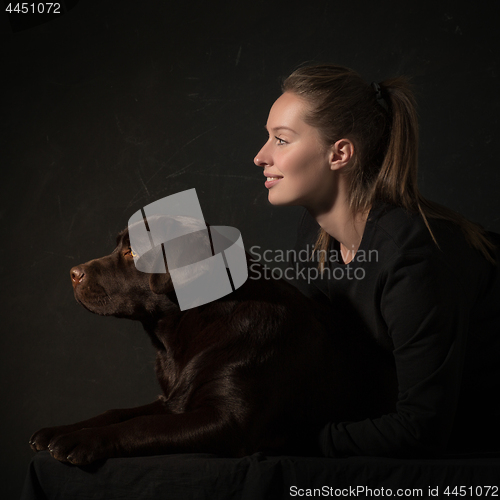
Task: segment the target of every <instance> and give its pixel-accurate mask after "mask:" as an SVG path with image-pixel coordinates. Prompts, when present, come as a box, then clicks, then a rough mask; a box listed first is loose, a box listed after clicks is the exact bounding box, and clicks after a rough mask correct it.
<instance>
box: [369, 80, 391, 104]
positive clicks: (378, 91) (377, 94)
mask: <svg viewBox="0 0 500 500" xmlns="http://www.w3.org/2000/svg"><path fill="white" fill-rule="evenodd" d="M372 88H373V90H374V91H375V98H376V99H377V102H378V103H379V104H380V105H381V106H382V107H383V108H384V109H385V110H386V111H389V105H388V104H387V101H386V100H385V99H384V96H383V95H382V87H381V86H380V85H379V84H378V83H376V82H372Z"/></svg>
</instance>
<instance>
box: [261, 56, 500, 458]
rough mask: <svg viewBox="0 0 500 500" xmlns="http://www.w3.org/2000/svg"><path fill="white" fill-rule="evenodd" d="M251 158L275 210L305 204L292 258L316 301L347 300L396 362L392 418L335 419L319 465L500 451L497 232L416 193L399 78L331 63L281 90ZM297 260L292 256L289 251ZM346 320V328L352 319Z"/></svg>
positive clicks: (407, 94)
mask: <svg viewBox="0 0 500 500" xmlns="http://www.w3.org/2000/svg"><path fill="white" fill-rule="evenodd" d="M266 128H267V130H268V132H269V140H268V141H267V142H266V144H265V145H264V146H263V147H262V149H261V150H260V151H259V153H258V154H257V156H256V158H255V164H256V165H258V166H260V167H263V169H264V175H265V176H266V177H267V181H266V183H265V185H266V187H267V188H268V190H269V201H270V202H271V203H272V204H273V205H302V206H303V207H305V208H306V211H305V213H304V216H303V217H302V220H301V223H300V226H299V231H298V240H297V246H296V250H297V251H300V250H303V249H309V250H310V249H314V251H313V252H312V253H311V257H313V258H314V257H317V260H318V261H319V263H318V262H316V263H313V262H301V265H302V266H304V267H309V268H311V266H315V267H319V269H320V270H322V273H321V278H318V279H317V280H314V281H313V282H309V283H306V284H305V287H304V288H303V289H304V291H305V292H306V293H307V294H308V295H309V296H311V297H312V298H314V299H316V300H323V299H325V298H327V299H328V300H329V302H330V303H331V304H332V305H333V306H335V303H336V302H337V301H338V300H341V299H342V300H344V301H346V300H347V301H348V303H349V304H350V307H351V309H352V311H353V312H354V313H355V314H356V316H357V318H356V319H357V320H361V321H362V322H363V324H364V325H365V327H366V328H367V330H368V331H369V333H370V334H371V335H372V336H373V337H374V338H375V339H376V340H377V341H378V342H379V343H380V344H381V345H382V346H384V347H385V349H387V350H388V351H390V352H392V354H393V357H394V362H395V367H396V372H397V377H398V402H397V407H396V411H395V412H394V413H391V414H388V415H382V416H380V417H379V418H376V419H366V420H363V421H360V422H332V423H330V424H329V425H328V426H326V427H325V428H324V429H323V431H322V432H321V435H320V436H319V443H320V447H321V451H322V453H323V454H324V455H326V456H346V455H375V456H377V455H378V456H403V457H404V456H407V457H411V456H417V455H420V456H430V455H436V454H443V453H457V452H471V451H485V450H495V449H496V450H500V439H499V437H498V436H499V435H500V432H499V430H498V424H499V423H500V411H499V408H500V405H499V403H498V399H499V398H498V396H497V395H498V394H500V370H499V368H498V367H499V366H500V363H498V361H497V357H498V354H500V308H499V305H500V277H499V267H498V265H497V262H498V261H499V260H500V259H499V254H498V251H497V249H496V246H495V245H494V243H498V241H495V242H493V241H492V239H493V238H494V237H496V236H495V235H493V234H487V233H485V232H484V231H483V230H482V228H480V227H479V226H476V225H475V224H473V223H471V222H469V221H467V220H466V219H464V218H462V217H461V216H459V215H458V214H456V213H454V212H452V211H450V210H448V209H445V208H444V207H441V206H439V205H437V204H434V203H432V202H430V201H428V200H426V199H425V198H423V197H422V196H421V194H420V193H419V191H418V188H417V152H418V124H417V115H416V111H415V103H414V97H413V95H412V93H411V91H410V89H409V86H408V84H407V82H406V80H405V79H404V78H401V77H400V78H394V79H390V80H386V81H384V82H382V83H380V84H372V85H369V84H367V83H366V82H364V81H363V80H362V79H361V78H360V76H359V75H358V74H357V73H355V72H354V71H352V70H350V69H348V68H343V67H340V66H334V65H318V66H311V67H304V68H301V69H299V70H297V71H295V72H294V73H292V75H290V76H289V77H288V78H287V79H286V80H285V82H284V84H283V94H282V95H281V97H279V99H278V100H277V101H276V102H275V103H274V105H273V106H272V108H271V111H270V113H269V118H268V122H267V126H266ZM297 255H298V254H297ZM353 319H354V318H353Z"/></svg>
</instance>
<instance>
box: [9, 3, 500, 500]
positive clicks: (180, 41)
mask: <svg viewBox="0 0 500 500" xmlns="http://www.w3.org/2000/svg"><path fill="white" fill-rule="evenodd" d="M446 4H448V3H447V2H427V3H426V2H422V1H405V2H401V1H400V0H391V1H387V2H373V1H368V0H367V1H351V2H339V1H334V0H318V1H315V0H308V1H300V2H297V1H292V0H288V1H286V2H282V1H279V2H278V1H261V0H252V1H251V2H250V1H248V2H236V1H230V2H226V1H201V0H199V1H190V0H188V1H186V2H183V4H182V6H181V5H178V4H177V2H176V3H173V2H171V1H168V0H167V1H165V0H156V1H149V0H145V1H138V0H80V2H79V3H78V5H77V6H76V7H75V8H73V9H72V10H70V11H69V12H68V13H67V14H65V15H64V16H62V17H60V18H58V19H55V20H53V21H51V22H49V23H46V24H43V25H41V26H39V27H35V28H32V29H28V30H23V31H19V32H17V33H12V31H11V30H10V28H9V25H8V21H7V18H6V17H5V16H3V17H2V18H0V20H1V23H0V25H1V26H3V35H2V37H1V51H0V53H1V66H0V74H1V76H0V85H1V108H0V114H1V124H0V125H1V130H0V140H1V152H0V154H1V156H0V161H1V177H0V183H1V201H0V229H1V233H0V234H1V238H2V244H1V255H2V259H1V260H0V277H1V288H0V293H1V301H0V307H1V329H2V331H1V336H0V342H1V349H0V353H1V356H2V359H1V362H0V370H1V376H2V384H1V390H2V396H1V400H0V401H1V403H2V417H1V422H0V423H1V426H2V427H1V442H2V447H3V449H2V451H3V453H2V458H1V461H2V463H1V464H0V471H1V472H0V474H1V475H2V477H1V479H2V481H1V483H0V484H1V485H2V490H3V491H4V492H6V493H7V496H8V498H17V496H18V493H19V491H20V486H21V483H22V481H23V478H24V475H25V472H26V469H27V465H28V463H29V460H30V457H31V451H30V449H29V447H28V444H27V443H28V438H29V437H30V435H31V433H32V432H33V431H35V430H36V429H38V428H39V427H41V426H47V425H56V424H61V423H66V422H71V421H74V420H79V419H82V418H86V417H89V416H91V415H92V414H95V413H98V412H100V411H103V410H105V409H107V408H109V407H115V406H128V405H136V404H142V403H146V402H148V401H149V400H151V399H152V398H153V397H154V396H155V395H156V393H157V388H156V382H155V379H154V374H153V369H152V361H153V351H152V349H151V347H150V345H149V342H148V340H147V338H146V336H145V335H144V334H143V333H142V331H141V327H140V325H139V324H134V323H132V322H127V321H126V320H118V319H115V318H102V317H98V316H94V315H92V314H90V313H89V312H87V311H85V310H84V309H83V308H82V307H80V306H79V305H78V304H77V303H76V302H75V301H74V299H73V294H72V289H71V285H70V280H69V272H68V271H69V269H70V268H71V266H73V265H75V264H79V263H81V262H84V261H86V260H89V259H91V258H94V257H97V256H100V255H104V254H105V253H107V252H108V251H109V250H111V249H112V248H113V243H114V236H115V234H116V232H117V231H118V230H119V229H121V228H122V227H124V226H125V225H126V224H127V221H128V218H129V217H130V216H131V215H132V214H133V213H134V212H135V211H136V210H138V209H139V208H140V207H142V206H143V205H145V204H147V203H150V202H152V201H154V200H156V199H159V198H161V197H164V196H167V195H169V194H173V193H176V192H178V191H182V190H185V189H189V188H193V187H194V188H196V189H197V192H198V196H199V198H200V201H201V204H202V208H203V211H204V214H205V218H206V219H207V220H208V221H209V222H211V223H213V224H218V225H230V226H234V227H237V228H238V229H239V230H240V231H241V233H242V236H243V241H244V243H245V246H246V247H247V249H248V248H249V247H250V246H252V245H260V246H262V247H265V248H272V249H286V248H288V247H290V246H291V245H292V244H293V241H294V225H295V221H296V218H297V214H298V209H297V208H275V207H272V206H270V205H269V204H268V202H267V191H266V189H265V188H264V185H263V177H262V171H261V169H260V168H257V167H255V166H254V165H253V162H252V160H253V157H254V155H255V154H256V152H257V151H258V150H259V148H260V146H261V144H262V143H263V141H264V140H265V139H266V133H265V132H264V128H263V127H264V124H265V122H266V119H267V112H268V109H269V107H270V105H271V104H272V102H273V101H274V99H276V98H277V97H278V95H279V84H280V79H281V77H282V76H284V75H286V74H288V73H290V72H291V71H292V70H293V69H294V68H295V67H296V66H297V65H298V64H300V63H302V62H304V61H312V60H314V61H328V62H336V63H340V64H344V65H347V66H350V67H352V68H354V69H356V70H358V71H359V72H360V73H361V74H362V75H363V76H365V78H366V79H367V80H368V81H372V80H376V81H379V80H382V79H384V78H385V77H389V76H394V75H397V74H401V73H404V74H408V75H411V76H413V77H414V80H413V81H414V84H415V87H416V91H417V95H418V99H419V103H420V122H421V139H422V140H421V173H420V185H421V188H422V190H423V192H424V194H426V195H427V196H428V197H430V198H432V199H434V200H436V201H438V202H441V203H443V204H446V205H448V206H450V207H452V208H454V209H456V210H458V211H460V212H462V213H463V214H464V215H466V216H468V217H470V218H471V219H473V220H475V221H479V222H481V223H482V224H483V225H484V226H486V227H487V228H488V229H493V230H496V231H500V217H499V208H500V202H499V198H498V192H499V186H500V173H499V172H500V169H499V166H498V159H497V151H496V149H497V148H496V143H497V136H498V135H499V132H500V125H499V122H498V113H499V103H500V98H499V93H498V92H499V88H500V85H499V83H500V75H499V72H500V65H499V56H498V50H499V41H500V35H499V30H498V27H497V17H496V11H495V10H494V9H495V2H489V3H486V2H474V3H473V4H470V3H460V2H455V3H454V4H451V3H449V5H448V6H445V5H446ZM4 498H7V497H4Z"/></svg>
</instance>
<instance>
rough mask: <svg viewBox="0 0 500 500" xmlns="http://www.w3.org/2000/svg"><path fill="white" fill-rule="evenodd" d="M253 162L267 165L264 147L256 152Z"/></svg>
mask: <svg viewBox="0 0 500 500" xmlns="http://www.w3.org/2000/svg"><path fill="white" fill-rule="evenodd" d="M253 162H254V163H255V165H257V166H258V167H265V166H266V165H269V159H268V158H267V155H265V153H264V148H262V149H261V150H260V151H259V152H258V153H257V156H256V157H255V158H254V159H253Z"/></svg>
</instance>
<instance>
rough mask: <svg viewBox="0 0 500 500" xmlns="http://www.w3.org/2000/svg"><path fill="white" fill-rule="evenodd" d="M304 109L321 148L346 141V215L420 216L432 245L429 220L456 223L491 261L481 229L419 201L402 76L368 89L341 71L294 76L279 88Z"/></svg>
mask: <svg viewBox="0 0 500 500" xmlns="http://www.w3.org/2000/svg"><path fill="white" fill-rule="evenodd" d="M282 90H283V92H291V93H293V94H295V95H297V96H299V97H301V98H303V99H304V100H305V101H306V102H307V104H308V111H307V112H306V115H305V116H304V121H305V122H306V123H308V124H309V125H311V126H313V127H316V128H317V129H318V130H319V132H320V134H321V136H322V139H323V142H324V143H325V144H326V145H333V144H334V143H335V142H336V141H338V140H339V139H349V140H350V141H352V143H353V145H354V155H353V158H352V160H351V161H350V162H349V164H348V165H346V166H345V167H344V168H343V169H342V174H343V175H345V177H346V180H347V186H348V199H349V203H350V209H351V212H352V214H353V216H356V215H357V214H359V213H366V212H367V211H368V210H369V209H370V207H371V206H372V204H373V203H374V202H375V201H381V202H386V203H390V204H392V205H396V206H400V207H402V208H404V209H406V210H408V211H410V212H415V213H420V215H421V216H422V218H423V220H424V222H425V224H426V226H427V228H428V229H429V232H430V234H431V236H432V238H433V240H434V242H435V243H436V244H437V245H438V246H439V244H438V242H437V241H436V239H435V237H434V234H433V233H432V230H431V228H430V225H429V222H428V220H429V219H444V220H448V221H452V222H454V223H455V224H458V225H459V226H460V227H461V229H462V231H463V232H464V234H465V236H466V238H467V241H468V242H469V244H470V245H471V246H473V247H474V248H476V249H478V250H479V251H480V252H481V253H482V254H483V255H484V256H485V257H486V258H487V259H488V260H489V261H491V262H493V259H492V257H491V255H490V252H489V250H491V249H493V248H494V245H493V244H492V243H491V242H490V241H489V240H488V239H487V238H486V236H485V234H484V230H483V229H482V228H481V227H480V226H478V225H476V224H474V223H472V222H470V221H469V220H467V219H466V218H465V217H463V216H461V215H459V214H458V213H456V212H454V211H452V210H450V209H447V208H445V207H443V206H441V205H439V204H437V203H434V202H431V201H429V200H427V199H425V198H424V197H423V196H422V195H421V194H420V192H419V190H418V185H417V169H418V116H417V111H416V102H415V97H414V95H413V92H412V90H411V88H410V85H409V82H408V79H407V78H405V77H396V78H391V79H388V80H385V81H383V82H381V83H380V84H378V86H377V84H372V85H369V84H368V83H366V82H365V81H364V80H363V79H362V78H361V77H360V75H358V73H356V72H355V71H353V70H351V69H349V68H345V67H342V66H336V65H333V64H320V65H315V66H305V67H302V68H299V69H297V70H296V71H294V72H293V73H292V74H291V75H290V76H289V77H288V78H286V79H285V80H284V82H283V85H282ZM330 239H331V237H330V235H329V234H328V233H327V232H326V231H324V230H323V229H321V230H320V232H319V235H318V239H317V241H316V245H315V247H314V250H315V251H317V252H318V255H319V260H320V264H319V266H320V268H323V266H324V262H325V255H326V254H327V250H328V245H329V243H330Z"/></svg>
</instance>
